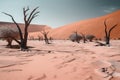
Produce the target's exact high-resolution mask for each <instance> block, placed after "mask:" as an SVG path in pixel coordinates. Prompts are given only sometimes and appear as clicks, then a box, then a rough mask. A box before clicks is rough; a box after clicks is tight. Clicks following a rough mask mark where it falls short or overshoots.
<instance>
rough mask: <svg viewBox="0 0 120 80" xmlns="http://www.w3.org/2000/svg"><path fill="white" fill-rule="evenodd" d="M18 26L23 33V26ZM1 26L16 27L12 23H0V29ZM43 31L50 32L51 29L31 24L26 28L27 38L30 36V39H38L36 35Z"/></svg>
mask: <svg viewBox="0 0 120 80" xmlns="http://www.w3.org/2000/svg"><path fill="white" fill-rule="evenodd" d="M19 25H20V28H21V30H22V32H24V24H21V23H19ZM1 26H11V27H16V25H15V24H14V23H10V22H0V27H1ZM43 30H51V27H49V26H47V25H35V24H31V25H30V26H29V28H28V31H29V37H30V36H32V37H34V38H36V37H38V35H40V31H43Z"/></svg>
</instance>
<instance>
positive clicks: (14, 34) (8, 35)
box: [0, 26, 19, 47]
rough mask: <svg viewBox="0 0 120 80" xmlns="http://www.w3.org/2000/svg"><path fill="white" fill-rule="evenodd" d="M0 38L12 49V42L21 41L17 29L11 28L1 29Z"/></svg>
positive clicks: (3, 27) (4, 27)
mask: <svg viewBox="0 0 120 80" xmlns="http://www.w3.org/2000/svg"><path fill="white" fill-rule="evenodd" d="M0 38H1V39H3V40H6V41H7V42H8V46H9V47H11V43H12V40H14V39H16V40H17V39H19V31H18V29H17V28H13V27H10V26H1V27H0Z"/></svg>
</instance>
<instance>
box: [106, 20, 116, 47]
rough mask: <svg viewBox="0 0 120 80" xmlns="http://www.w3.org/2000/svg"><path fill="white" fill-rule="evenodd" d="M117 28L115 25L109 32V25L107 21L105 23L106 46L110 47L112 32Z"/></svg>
mask: <svg viewBox="0 0 120 80" xmlns="http://www.w3.org/2000/svg"><path fill="white" fill-rule="evenodd" d="M116 26H117V24H115V25H113V26H112V27H111V28H110V29H109V30H107V24H106V19H105V21H104V27H105V28H104V31H105V41H106V45H110V37H111V31H112V30H113V29H114V28H115V27H116Z"/></svg>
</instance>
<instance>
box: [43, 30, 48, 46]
mask: <svg viewBox="0 0 120 80" xmlns="http://www.w3.org/2000/svg"><path fill="white" fill-rule="evenodd" d="M41 33H42V34H43V36H44V40H45V43H46V44H50V43H49V39H48V33H49V32H45V30H43V31H42V32H41Z"/></svg>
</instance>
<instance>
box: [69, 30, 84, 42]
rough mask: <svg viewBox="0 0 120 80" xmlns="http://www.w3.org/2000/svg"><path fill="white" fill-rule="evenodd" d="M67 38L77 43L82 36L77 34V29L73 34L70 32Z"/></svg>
mask: <svg viewBox="0 0 120 80" xmlns="http://www.w3.org/2000/svg"><path fill="white" fill-rule="evenodd" d="M69 39H70V40H71V41H73V42H75V41H76V42H77V43H79V42H80V40H81V39H82V36H81V35H79V34H78V33H77V31H76V32H74V33H73V34H71V35H70V36H69Z"/></svg>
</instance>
